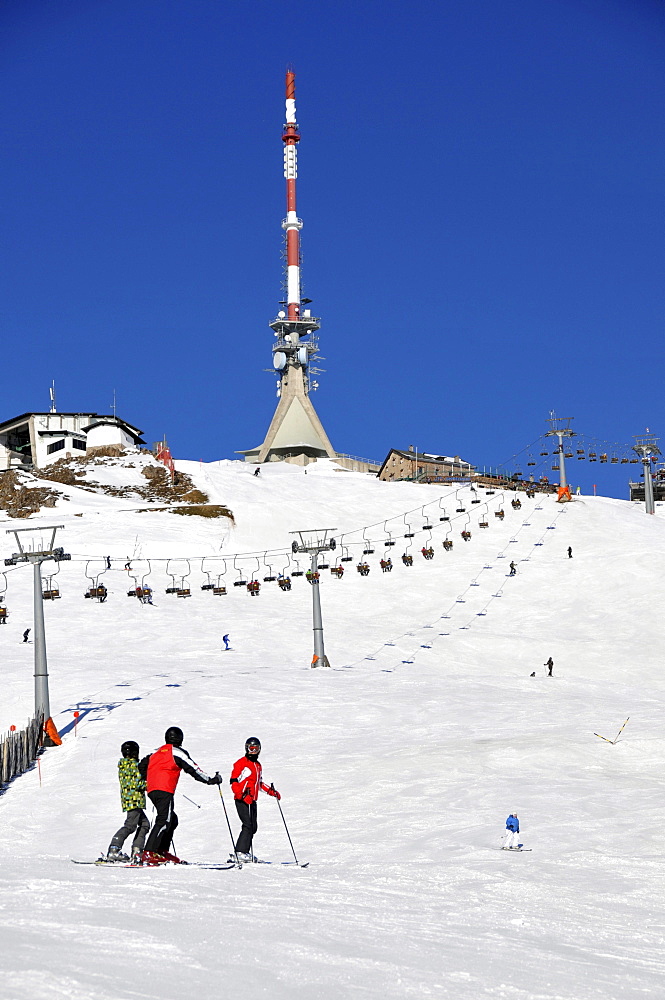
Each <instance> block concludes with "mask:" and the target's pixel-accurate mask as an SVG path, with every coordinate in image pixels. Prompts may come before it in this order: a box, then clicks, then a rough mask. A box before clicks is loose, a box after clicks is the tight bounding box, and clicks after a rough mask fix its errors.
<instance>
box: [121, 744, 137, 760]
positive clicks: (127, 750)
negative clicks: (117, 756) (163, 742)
mask: <svg viewBox="0 0 665 1000" xmlns="http://www.w3.org/2000/svg"><path fill="white" fill-rule="evenodd" d="M120 753H121V754H122V756H123V757H133V758H134V760H138V759H139V745H138V743H135V742H134V740H125V742H124V743H123V744H122V746H121V747H120Z"/></svg>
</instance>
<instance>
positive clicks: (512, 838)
mask: <svg viewBox="0 0 665 1000" xmlns="http://www.w3.org/2000/svg"><path fill="white" fill-rule="evenodd" d="M519 839H520V821H519V819H518V818H517V813H511V814H510V816H509V817H508V819H507V820H506V842H505V844H504V845H503V849H504V851H518V850H519V849H520V847H521V846H522V845H521V844H520V842H519Z"/></svg>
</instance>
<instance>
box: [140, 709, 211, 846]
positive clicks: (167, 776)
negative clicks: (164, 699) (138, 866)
mask: <svg viewBox="0 0 665 1000" xmlns="http://www.w3.org/2000/svg"><path fill="white" fill-rule="evenodd" d="M183 739H184V735H183V732H182V729H180V728H179V727H178V726H169V728H168V729H167V730H166V732H165V733H164V746H161V747H159V748H158V749H157V750H154V751H153V752H152V753H151V754H148V756H147V757H144V758H143V760H142V761H141V763H140V764H139V771H140V772H141V774H143V775H144V777H145V778H146V791H147V792H148V798H149V799H150V801H151V802H152V804H153V805H154V807H155V809H156V810H157V815H156V816H155V822H154V823H153V827H152V830H151V831H150V836H149V837H148V842H147V844H146V845H145V850H144V852H143V862H144V863H147V864H153V865H154V864H162V863H163V862H165V861H174V862H176V864H177V863H178V862H179V860H180V859H179V858H177V857H176V856H175V855H174V854H169V853H168V851H169V847H170V846H171V840H172V839H173V834H174V832H175V828H176V827H177V825H178V817H177V816H176V814H175V812H174V809H173V796H174V794H175V790H176V786H177V784H178V780H179V778H180V772H181V771H185V772H186V773H187V774H190V775H191V776H192V778H194V779H195V780H196V781H202V782H203V783H204V784H206V785H221V783H222V778H221V775H219V774H215V775H213V776H212V778H210V777H208V775H207V774H205V773H204V772H203V771H202V770H201V768H200V767H199V766H198V764H196V763H195V761H193V760H192V758H191V757H190V756H189V754H188V753H187V751H186V750H184V749H183V747H182V741H183Z"/></svg>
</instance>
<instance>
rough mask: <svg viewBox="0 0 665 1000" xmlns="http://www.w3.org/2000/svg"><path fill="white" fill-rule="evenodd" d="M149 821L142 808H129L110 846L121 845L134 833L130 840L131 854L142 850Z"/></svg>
mask: <svg viewBox="0 0 665 1000" xmlns="http://www.w3.org/2000/svg"><path fill="white" fill-rule="evenodd" d="M149 829H150V821H149V819H148V817H147V816H146V814H145V813H144V812H143V810H142V809H130V810H129V812H128V813H127V815H126V816H125V822H124V824H123V825H122V826H121V827H120V829H119V830H118V832H117V833H116V834H115V836H114V837H113V840H112V841H111V847H117V848H118V849H119V848H121V847H122V845H123V844H124V842H125V841H126V840H127V837H129V836H130V834H132V833H133V834H134V840H133V841H132V854H133V853H134V852H135V851H142V850H143V845H144V844H145V838H146V837H147V836H148V830H149Z"/></svg>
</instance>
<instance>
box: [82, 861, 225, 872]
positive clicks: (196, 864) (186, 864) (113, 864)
mask: <svg viewBox="0 0 665 1000" xmlns="http://www.w3.org/2000/svg"><path fill="white" fill-rule="evenodd" d="M69 860H70V861H72V862H73V863H74V864H75V865H96V866H97V867H98V868H165V867H168V868H180V867H182V868H207V869H209V870H212V871H218V872H224V871H229V870H230V869H231V868H242V865H241V864H236V863H235V861H234V862H232V863H224V864H219V865H215V864H206V862H204V861H181V862H180V864H179V865H176V864H173V863H172V862H167V864H166V865H164V864H160V865H133V864H131V863H130V862H125V861H105V860H104V859H103V858H98V859H97V860H96V861H79V860H78V859H77V858H70V859H69Z"/></svg>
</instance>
